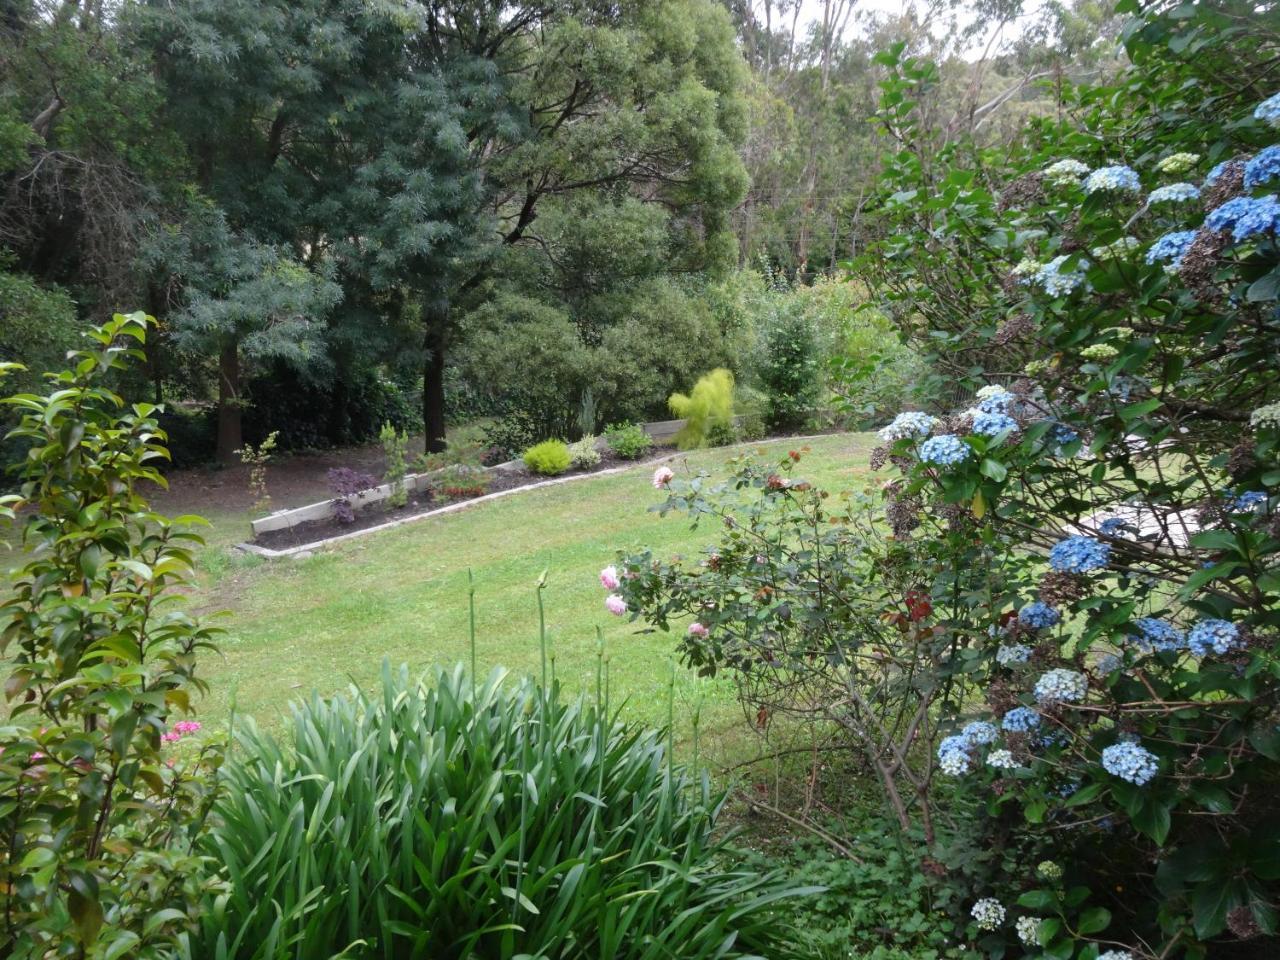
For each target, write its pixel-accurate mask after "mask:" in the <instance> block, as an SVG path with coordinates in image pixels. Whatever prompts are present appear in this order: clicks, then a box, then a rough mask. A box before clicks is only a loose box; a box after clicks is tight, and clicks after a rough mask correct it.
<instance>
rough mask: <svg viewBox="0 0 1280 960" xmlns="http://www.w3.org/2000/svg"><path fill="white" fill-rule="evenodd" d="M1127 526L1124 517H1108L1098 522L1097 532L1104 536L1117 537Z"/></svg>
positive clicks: (1127, 522) (1127, 523)
mask: <svg viewBox="0 0 1280 960" xmlns="http://www.w3.org/2000/svg"><path fill="white" fill-rule="evenodd" d="M1128 526H1129V521H1128V520H1126V519H1125V518H1124V517H1108V518H1107V519H1106V520H1103V521H1102V522H1101V523H1100V524H1098V532H1099V533H1101V534H1102V535H1103V536H1104V537H1118V536H1120V535H1121V534H1122V533H1124V532H1125V530H1126V528H1127V527H1128Z"/></svg>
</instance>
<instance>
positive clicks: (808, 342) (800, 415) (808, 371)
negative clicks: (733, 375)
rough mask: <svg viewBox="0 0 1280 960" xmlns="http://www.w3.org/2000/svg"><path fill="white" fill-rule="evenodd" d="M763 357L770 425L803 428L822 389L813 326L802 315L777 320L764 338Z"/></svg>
mask: <svg viewBox="0 0 1280 960" xmlns="http://www.w3.org/2000/svg"><path fill="white" fill-rule="evenodd" d="M760 353H761V356H760V361H759V366H758V374H757V375H758V377H759V380H760V386H761V389H763V391H764V393H765V398H766V399H765V403H766V406H765V418H766V419H767V420H768V422H769V425H770V426H771V427H774V428H775V429H790V428H793V427H799V426H802V425H803V424H804V423H805V422H806V421H808V419H809V418H810V417H811V416H812V415H813V412H814V407H815V406H816V405H817V401H818V397H819V393H820V389H821V382H820V380H819V357H818V342H817V337H816V336H815V334H814V329H813V322H812V321H811V320H810V318H809V317H808V316H806V315H805V314H804V313H803V312H800V311H789V312H787V313H785V314H784V315H782V316H780V317H778V318H776V319H775V320H774V321H773V322H772V323H770V324H769V326H768V327H766V328H765V330H764V331H763V333H762V335H761V350H760Z"/></svg>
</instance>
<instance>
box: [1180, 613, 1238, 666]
mask: <svg viewBox="0 0 1280 960" xmlns="http://www.w3.org/2000/svg"><path fill="white" fill-rule="evenodd" d="M1239 644H1240V630H1239V628H1238V627H1236V625H1235V624H1234V623H1232V622H1231V621H1230V620H1201V621H1200V622H1199V623H1197V624H1196V625H1195V626H1194V627H1192V628H1191V632H1190V633H1188V634H1187V647H1188V648H1189V649H1190V650H1191V652H1192V653H1194V654H1195V655H1196V656H1197V657H1207V656H1208V655H1209V654H1210V653H1217V654H1223V653H1226V652H1227V651H1229V650H1233V649H1235V647H1237V646H1239Z"/></svg>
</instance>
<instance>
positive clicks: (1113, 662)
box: [1094, 653, 1124, 676]
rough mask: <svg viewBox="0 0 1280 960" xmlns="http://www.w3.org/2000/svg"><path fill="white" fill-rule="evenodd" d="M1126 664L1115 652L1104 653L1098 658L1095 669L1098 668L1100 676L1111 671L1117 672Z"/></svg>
mask: <svg viewBox="0 0 1280 960" xmlns="http://www.w3.org/2000/svg"><path fill="white" fill-rule="evenodd" d="M1123 666H1124V661H1123V660H1122V659H1120V658H1119V657H1117V656H1116V655H1115V654H1114V653H1104V654H1103V655H1102V656H1100V657H1099V658H1098V662H1097V664H1095V665H1094V669H1095V670H1097V672H1098V674H1099V676H1106V675H1107V674H1109V673H1115V672H1116V671H1117V670H1119V669H1120V668H1121V667H1123Z"/></svg>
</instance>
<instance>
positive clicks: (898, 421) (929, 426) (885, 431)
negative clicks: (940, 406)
mask: <svg viewBox="0 0 1280 960" xmlns="http://www.w3.org/2000/svg"><path fill="white" fill-rule="evenodd" d="M937 423H938V419H937V418H936V417H931V416H929V414H927V413H920V412H918V411H916V410H907V411H906V412H904V413H900V414H898V415H897V416H896V417H894V418H893V421H892V422H891V423H889V424H888V426H885V427H881V428H880V439H881V440H883V441H884V442H885V443H893V441H895V440H902V439H904V438H906V437H914V438H920V437H927V436H928V435H929V433H930V431H932V430H933V428H934V426H936V425H937Z"/></svg>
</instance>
